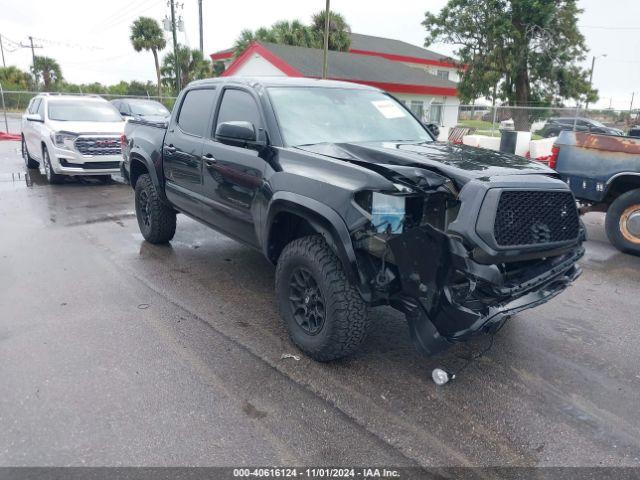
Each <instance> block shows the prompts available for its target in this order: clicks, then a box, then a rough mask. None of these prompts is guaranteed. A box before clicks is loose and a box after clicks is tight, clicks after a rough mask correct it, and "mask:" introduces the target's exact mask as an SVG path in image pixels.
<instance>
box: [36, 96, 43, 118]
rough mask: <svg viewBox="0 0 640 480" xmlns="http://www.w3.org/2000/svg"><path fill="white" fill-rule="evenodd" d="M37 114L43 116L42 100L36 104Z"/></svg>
mask: <svg viewBox="0 0 640 480" xmlns="http://www.w3.org/2000/svg"><path fill="white" fill-rule="evenodd" d="M37 113H38V115H40V116H41V117H42V118H44V101H43V100H41V101H40V104H39V105H38V112H37Z"/></svg>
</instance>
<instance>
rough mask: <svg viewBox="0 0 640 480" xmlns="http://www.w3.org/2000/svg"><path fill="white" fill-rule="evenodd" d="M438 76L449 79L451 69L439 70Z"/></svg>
mask: <svg viewBox="0 0 640 480" xmlns="http://www.w3.org/2000/svg"><path fill="white" fill-rule="evenodd" d="M436 75H437V77H438V78H442V79H444V80H449V70H438V71H437V72H436Z"/></svg>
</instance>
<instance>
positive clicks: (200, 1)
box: [198, 0, 204, 57]
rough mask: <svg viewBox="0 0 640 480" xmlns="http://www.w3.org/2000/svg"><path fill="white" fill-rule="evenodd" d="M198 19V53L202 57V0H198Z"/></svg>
mask: <svg viewBox="0 0 640 480" xmlns="http://www.w3.org/2000/svg"><path fill="white" fill-rule="evenodd" d="M198 19H199V21H200V54H201V55H202V56H203V57H204V46H203V39H202V0H198Z"/></svg>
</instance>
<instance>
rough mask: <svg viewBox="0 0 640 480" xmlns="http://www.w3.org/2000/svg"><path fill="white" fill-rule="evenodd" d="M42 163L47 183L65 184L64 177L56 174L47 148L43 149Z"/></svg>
mask: <svg viewBox="0 0 640 480" xmlns="http://www.w3.org/2000/svg"><path fill="white" fill-rule="evenodd" d="M42 162H43V163H44V175H45V177H47V182H49V183H51V184H57V183H62V182H64V175H59V174H57V173H55V172H54V171H53V168H52V167H51V157H49V151H48V150H47V147H42Z"/></svg>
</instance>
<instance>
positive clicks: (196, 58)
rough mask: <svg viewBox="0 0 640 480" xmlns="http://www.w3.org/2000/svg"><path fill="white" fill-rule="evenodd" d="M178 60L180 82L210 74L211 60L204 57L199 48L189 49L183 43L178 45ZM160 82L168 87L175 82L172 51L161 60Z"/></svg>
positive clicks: (205, 76) (187, 81) (185, 82)
mask: <svg viewBox="0 0 640 480" xmlns="http://www.w3.org/2000/svg"><path fill="white" fill-rule="evenodd" d="M178 61H179V65H180V84H181V85H183V86H184V85H186V84H187V83H189V82H191V81H193V80H198V79H200V78H207V77H210V76H212V66H211V61H210V60H208V59H206V58H204V57H203V56H202V53H200V50H197V49H190V48H189V47H186V46H184V45H178ZM161 72H162V75H163V77H162V82H163V83H164V84H165V85H167V86H168V87H170V88H171V87H173V85H174V83H175V78H176V73H175V57H174V55H173V52H171V53H168V54H167V55H165V57H164V59H163V60H162V68H161Z"/></svg>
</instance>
